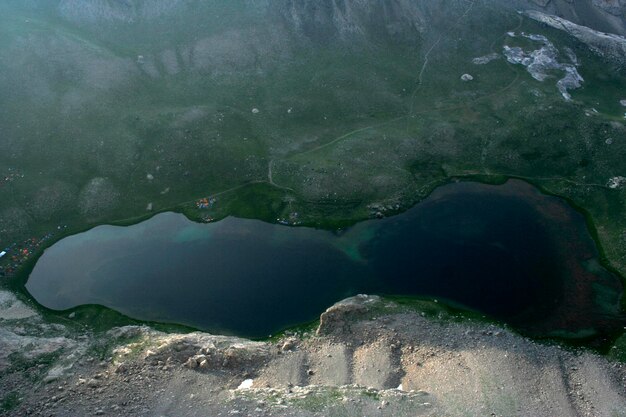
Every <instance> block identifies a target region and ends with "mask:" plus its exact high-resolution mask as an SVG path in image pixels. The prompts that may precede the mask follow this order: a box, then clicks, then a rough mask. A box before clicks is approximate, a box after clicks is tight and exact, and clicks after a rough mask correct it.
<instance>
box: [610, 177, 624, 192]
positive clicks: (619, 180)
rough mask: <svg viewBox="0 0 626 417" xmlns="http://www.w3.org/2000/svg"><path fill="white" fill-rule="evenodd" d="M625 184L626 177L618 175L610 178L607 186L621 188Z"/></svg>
mask: <svg viewBox="0 0 626 417" xmlns="http://www.w3.org/2000/svg"><path fill="white" fill-rule="evenodd" d="M624 184H626V177H622V176H618V177H613V178H611V179H609V181H608V182H607V184H606V185H607V187H609V188H611V189H613V190H614V189H616V188H621V187H623V186H624Z"/></svg>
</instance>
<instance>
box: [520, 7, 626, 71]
mask: <svg viewBox="0 0 626 417" xmlns="http://www.w3.org/2000/svg"><path fill="white" fill-rule="evenodd" d="M524 14H525V15H526V16H528V17H530V18H531V19H534V20H536V21H538V22H542V23H545V24H546V25H548V26H551V27H553V28H555V29H559V30H562V31H564V32H566V33H568V34H569V35H571V36H573V37H575V38H576V39H578V40H579V41H581V42H582V43H584V44H586V45H587V46H589V47H590V48H591V49H592V50H593V51H595V52H596V53H597V54H599V55H601V56H603V57H605V58H607V59H609V60H611V61H615V62H618V63H620V64H624V63H625V62H626V38H625V37H623V36H619V35H614V34H609V33H604V32H598V31H596V30H593V29H590V28H588V27H585V26H581V25H577V24H575V23H572V22H570V21H568V20H565V19H563V18H560V17H558V16H552V15H547V14H545V13H541V12H538V11H533V10H531V11H526V12H525V13H524Z"/></svg>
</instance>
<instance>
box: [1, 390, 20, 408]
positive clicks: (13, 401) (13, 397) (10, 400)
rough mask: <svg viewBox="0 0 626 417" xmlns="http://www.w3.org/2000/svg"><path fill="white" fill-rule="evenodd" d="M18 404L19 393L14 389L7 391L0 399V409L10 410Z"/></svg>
mask: <svg viewBox="0 0 626 417" xmlns="http://www.w3.org/2000/svg"><path fill="white" fill-rule="evenodd" d="M19 404H20V394H19V393H18V392H16V391H12V392H9V393H7V394H6V395H5V396H4V397H3V398H2V399H1V400H0V411H5V412H8V411H11V410H13V409H14V408H16V407H17V406H18V405H19Z"/></svg>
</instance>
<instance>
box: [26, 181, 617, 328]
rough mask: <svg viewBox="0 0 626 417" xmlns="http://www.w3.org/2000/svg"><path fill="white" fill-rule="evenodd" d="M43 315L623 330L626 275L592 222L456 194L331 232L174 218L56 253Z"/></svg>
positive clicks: (63, 246) (458, 187) (41, 285)
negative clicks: (403, 307)
mask: <svg viewBox="0 0 626 417" xmlns="http://www.w3.org/2000/svg"><path fill="white" fill-rule="evenodd" d="M26 288H27V290H28V291H29V292H30V294H32V296H33V297H34V298H35V299H36V300H37V301H38V302H39V303H41V304H42V305H44V306H46V307H48V308H51V309H55V310H65V309H69V308H72V307H76V306H79V305H85V304H99V305H103V306H106V307H110V308H112V309H114V310H117V311H119V312H121V313H124V314H126V315H128V316H130V317H133V318H137V319H142V320H151V321H161V322H173V323H179V324H185V325H190V326H193V327H197V328H200V329H204V330H208V331H212V332H220V333H226V334H237V335H241V336H249V337H262V336H266V335H268V334H271V333H274V332H276V331H278V330H280V329H282V328H285V327H287V326H291V325H295V324H298V323H304V322H307V321H310V320H313V319H315V318H316V317H318V316H319V314H320V313H321V312H322V311H324V309H326V308H327V307H329V306H330V305H332V304H333V303H335V302H337V301H339V300H341V299H343V298H345V297H348V296H352V295H355V294H359V293H370V294H389V295H391V294H393V295H404V296H419V297H427V298H437V299H439V300H441V301H442V302H448V303H451V304H453V305H455V306H460V307H464V308H467V309H471V310H475V311H479V312H482V313H484V314H486V315H488V316H490V317H493V318H496V319H499V320H503V321H505V322H507V323H509V324H511V325H512V326H514V327H517V328H519V329H521V330H524V331H527V332H530V333H533V334H539V335H575V336H581V337H584V336H592V335H597V334H605V333H609V332H612V331H613V330H615V329H616V328H617V327H618V326H619V325H620V320H621V319H620V307H619V299H620V296H621V293H622V284H621V280H620V278H619V277H618V276H616V275H614V274H612V273H611V272H609V271H607V270H606V269H605V268H603V267H602V266H601V265H600V263H599V261H598V250H597V248H596V246H595V244H594V242H593V240H592V239H591V237H590V235H589V232H588V230H587V226H586V223H585V219H584V217H583V216H582V215H581V214H580V213H578V212H576V211H575V210H574V209H572V208H571V207H570V206H569V205H568V204H567V203H566V202H565V201H564V200H562V199H559V198H555V197H551V196H547V195H545V194H542V193H541V192H540V191H539V190H537V189H536V188H534V187H532V186H531V185H529V184H527V183H524V182H522V181H517V180H510V181H508V182H507V183H506V184H504V185H484V184H479V183H472V182H458V183H452V184H448V185H446V186H443V187H440V188H438V189H437V190H435V191H434V192H433V193H432V194H431V195H430V196H429V197H428V198H427V199H426V200H424V201H423V202H421V203H419V204H417V205H416V206H415V207H413V208H411V209H410V210H408V211H406V212H404V213H402V214H399V215H397V216H393V217H389V218H385V219H382V220H369V221H364V222H361V223H359V224H357V225H355V226H353V227H351V228H349V229H347V230H343V231H338V232H331V231H325V230H316V229H313V228H306V227H287V226H282V225H276V224H269V223H265V222H262V221H258V220H249V219H240V218H232V217H231V218H226V219H224V220H221V221H219V222H216V223H211V224H199V223H194V222H191V221H189V220H188V219H187V218H185V217H184V216H183V215H181V214H176V213H163V214H159V215H156V216H154V217H153V218H151V219H150V220H147V221H144V222H142V223H139V224H136V225H133V226H129V227H118V226H99V227H96V228H94V229H92V230H89V231H87V232H84V233H80V234H77V235H74V236H70V237H67V238H65V239H62V240H61V241H59V242H57V243H55V244H54V245H53V246H51V247H50V248H48V249H47V250H46V251H45V253H44V254H43V255H42V256H41V258H40V259H39V260H38V262H37V264H36V266H35V268H34V270H33V271H32V273H31V275H30V277H29V279H28V282H27V284H26Z"/></svg>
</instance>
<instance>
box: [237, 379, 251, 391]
mask: <svg viewBox="0 0 626 417" xmlns="http://www.w3.org/2000/svg"><path fill="white" fill-rule="evenodd" d="M253 384H254V380H252V379H246V380H244V381H243V382H242V383H241V384H239V386H238V387H237V389H238V390H242V389H250V388H252V385H253Z"/></svg>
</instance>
